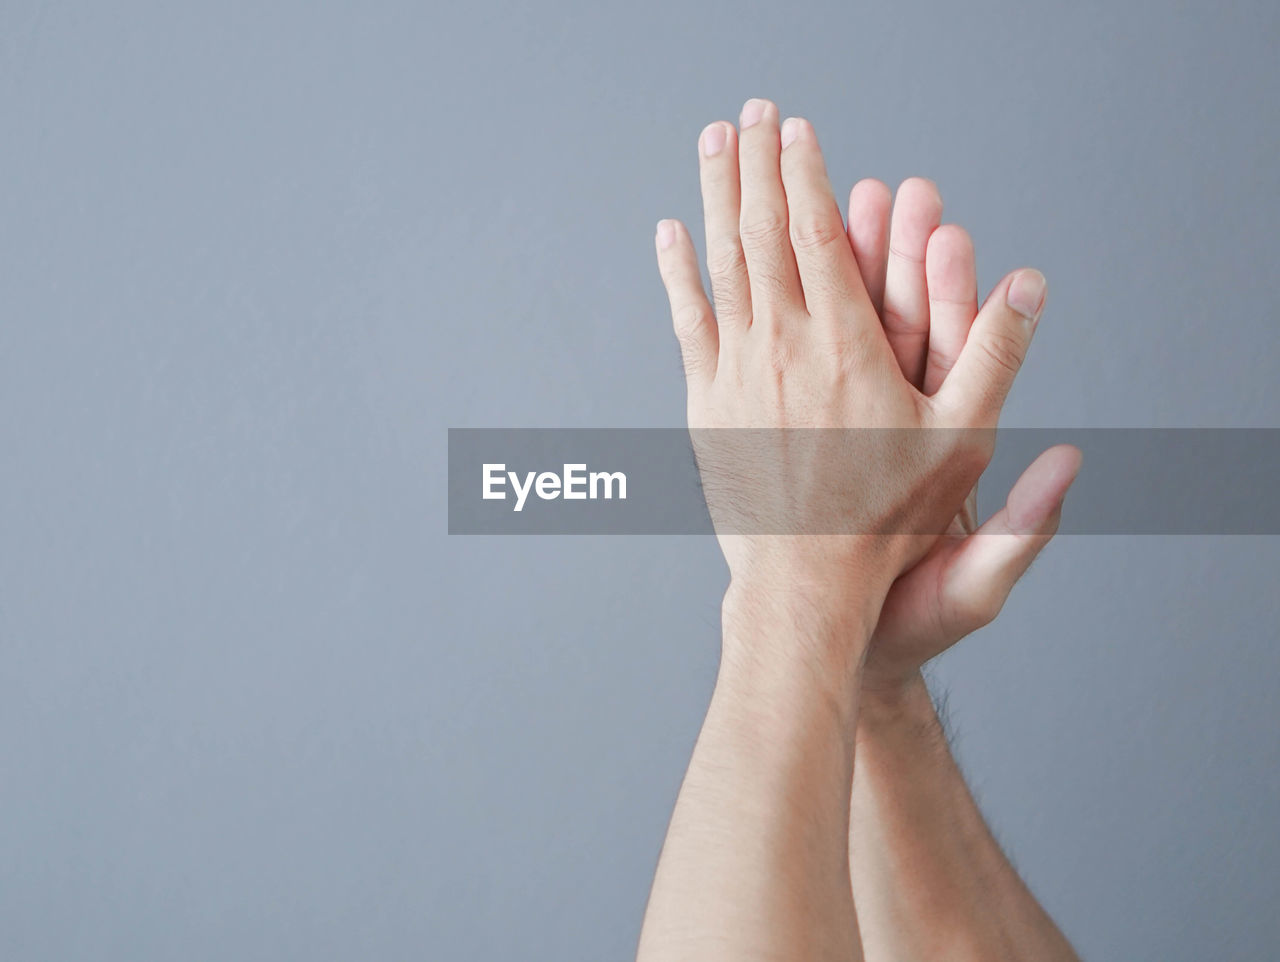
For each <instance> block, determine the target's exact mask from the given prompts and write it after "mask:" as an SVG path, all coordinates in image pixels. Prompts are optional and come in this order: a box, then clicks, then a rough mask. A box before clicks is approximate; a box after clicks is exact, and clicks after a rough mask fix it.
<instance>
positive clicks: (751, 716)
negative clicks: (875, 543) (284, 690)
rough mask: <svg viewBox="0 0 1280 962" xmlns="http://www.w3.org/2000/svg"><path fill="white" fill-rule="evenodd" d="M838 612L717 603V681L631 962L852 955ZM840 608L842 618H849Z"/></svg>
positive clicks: (849, 681) (847, 709)
mask: <svg viewBox="0 0 1280 962" xmlns="http://www.w3.org/2000/svg"><path fill="white" fill-rule="evenodd" d="M840 610H841V608H840V607H838V606H834V605H833V606H829V607H812V606H809V607H806V608H805V609H804V610H797V608H796V606H795V605H794V604H793V605H791V606H789V607H784V606H782V605H772V604H769V605H765V604H761V605H750V604H747V605H745V606H740V605H735V603H734V602H733V601H732V600H727V601H726V609H725V643H724V653H723V656H722V659H721V667H720V674H719V677H718V680H717V684H716V689H715V692H714V694H713V696H712V699H711V705H710V708H709V710H708V712H707V717H706V721H705V723H704V725H703V728H702V732H701V734H700V736H699V738H698V742H697V745H696V747H695V749H694V753H693V758H692V760H691V762H690V765H689V769H688V773H687V774H686V776H685V780H684V784H683V786H682V787H681V790H680V794H679V798H678V800H677V803H676V808H675V813H674V815H673V816H672V820H671V825H670V828H669V830H668V833H667V839H666V843H665V845H664V847H663V851H662V857H661V859H660V862H659V866H658V872H657V876H656V878H655V880H654V886H653V891H652V894H651V896H650V900H649V907H648V911H647V912H646V915H645V924H644V928H643V932H642V935H641V942H640V953H639V958H640V960H642V962H656V960H663V962H665V960H672V959H697V960H705V959H726V960H730V959H732V960H734V962H743V960H772V959H784V958H785V959H796V958H804V959H814V960H822V959H831V960H839V962H849V960H851V959H852V960H856V959H859V958H860V957H861V956H860V952H859V941H858V934H857V924H856V921H855V918H854V912H853V900H852V892H851V888H850V884H849V866H848V849H847V845H846V838H847V832H848V818H849V798H850V790H851V782H852V775H853V751H854V729H855V724H856V715H857V692H858V682H859V679H858V674H857V662H858V658H857V657H856V653H855V655H854V657H852V658H850V659H847V660H846V658H845V657H844V656H843V655H833V654H832V652H833V651H834V648H833V643H834V641H835V640H836V639H838V638H839V637H840V636H841V634H842V633H844V637H845V638H848V636H849V635H848V632H850V631H853V632H857V633H861V637H862V638H863V639H865V638H866V637H867V633H868V632H869V628H868V627H867V625H866V624H865V619H858V620H856V621H854V622H853V623H850V621H849V620H848V616H845V615H841V616H840V617H838V618H837V617H829V616H828V615H827V614H826V613H825V612H826V611H840ZM848 610H849V607H848V606H847V605H846V606H845V607H844V611H848Z"/></svg>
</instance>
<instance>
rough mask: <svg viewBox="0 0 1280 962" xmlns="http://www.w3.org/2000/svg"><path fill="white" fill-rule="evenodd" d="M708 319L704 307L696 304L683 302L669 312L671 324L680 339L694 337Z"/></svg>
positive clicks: (685, 339) (684, 339)
mask: <svg viewBox="0 0 1280 962" xmlns="http://www.w3.org/2000/svg"><path fill="white" fill-rule="evenodd" d="M708 320H709V318H708V317H707V310H706V308H704V307H702V306H701V305H698V304H684V305H682V306H680V307H677V308H676V309H675V310H673V311H672V312H671V326H672V327H673V328H675V332H676V337H678V338H679V339H680V340H681V341H687V340H691V339H693V338H694V337H696V336H697V334H698V332H699V331H700V330H701V329H702V328H703V327H704V326H705V325H706V324H707V322H708Z"/></svg>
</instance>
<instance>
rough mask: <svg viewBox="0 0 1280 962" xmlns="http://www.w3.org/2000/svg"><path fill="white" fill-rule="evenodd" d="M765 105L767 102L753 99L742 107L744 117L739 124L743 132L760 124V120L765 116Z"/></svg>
mask: <svg viewBox="0 0 1280 962" xmlns="http://www.w3.org/2000/svg"><path fill="white" fill-rule="evenodd" d="M765 103H766V101H763V100H755V99H752V100H748V101H747V102H746V103H745V104H743V105H742V117H741V118H740V120H739V123H740V124H741V125H742V129H743V130H746V129H747V128H748V127H754V126H755V125H756V124H758V123H760V118H761V117H763V116H764V108H765Z"/></svg>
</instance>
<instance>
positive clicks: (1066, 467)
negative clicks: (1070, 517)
mask: <svg viewBox="0 0 1280 962" xmlns="http://www.w3.org/2000/svg"><path fill="white" fill-rule="evenodd" d="M1083 462H1084V455H1083V453H1082V452H1081V451H1080V449H1079V448H1077V447H1075V446H1074V445H1071V444H1058V445H1054V446H1053V447H1051V448H1049V449H1048V450H1047V451H1045V452H1043V453H1042V454H1041V455H1040V456H1039V457H1038V458H1036V459H1035V460H1034V461H1032V462H1031V465H1030V467H1028V468H1027V470H1026V471H1024V472H1023V473H1022V477H1020V478H1019V479H1018V480H1017V482H1016V483H1015V484H1014V486H1013V488H1012V489H1011V490H1010V491H1009V497H1008V500H1007V501H1006V505H1005V506H1006V509H1007V511H1008V522H1009V530H1010V531H1012V532H1014V533H1015V534H1037V533H1039V534H1044V533H1052V532H1051V530H1050V529H1052V528H1056V527H1057V525H1056V522H1055V516H1056V515H1057V514H1058V512H1060V511H1061V510H1062V505H1063V501H1064V500H1065V499H1066V496H1067V490H1068V489H1069V488H1070V487H1071V485H1072V484H1073V483H1074V482H1075V479H1076V477H1077V476H1078V475H1079V473H1080V467H1081V465H1082V464H1083ZM1050 522H1055V523H1053V524H1051V523H1050Z"/></svg>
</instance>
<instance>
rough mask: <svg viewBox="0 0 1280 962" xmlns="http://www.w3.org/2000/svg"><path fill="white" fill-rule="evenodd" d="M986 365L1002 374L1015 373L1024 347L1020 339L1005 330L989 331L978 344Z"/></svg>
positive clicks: (1024, 349)
mask: <svg viewBox="0 0 1280 962" xmlns="http://www.w3.org/2000/svg"><path fill="white" fill-rule="evenodd" d="M977 346H978V348H979V349H980V350H981V351H982V354H983V357H984V358H985V359H986V361H987V363H988V365H989V366H990V367H991V368H992V369H993V370H996V371H999V372H1001V373H1004V374H1009V375H1013V374H1017V373H1018V369H1019V368H1020V367H1022V358H1023V356H1024V355H1025V353H1026V347H1025V346H1024V345H1023V343H1022V341H1021V340H1020V339H1019V338H1017V337H1015V336H1014V335H1012V334H1009V333H1006V332H1005V331H989V332H988V333H987V335H986V337H984V338H982V339H981V340H980V341H979V342H978V344H977Z"/></svg>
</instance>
